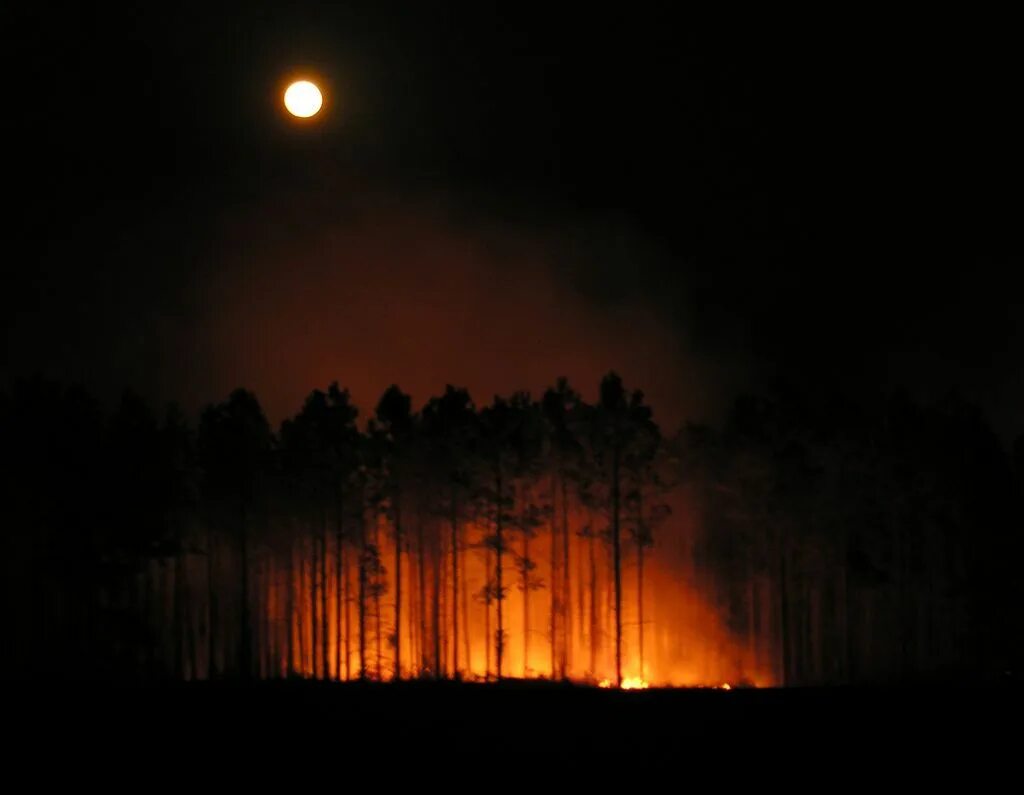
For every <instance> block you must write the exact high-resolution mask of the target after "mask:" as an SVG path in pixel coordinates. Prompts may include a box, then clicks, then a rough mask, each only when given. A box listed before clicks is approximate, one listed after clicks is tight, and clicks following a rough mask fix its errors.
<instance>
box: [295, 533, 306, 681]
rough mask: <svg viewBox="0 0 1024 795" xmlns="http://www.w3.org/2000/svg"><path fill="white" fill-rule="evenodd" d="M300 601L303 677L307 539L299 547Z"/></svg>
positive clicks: (303, 666) (303, 667) (301, 670)
mask: <svg viewBox="0 0 1024 795" xmlns="http://www.w3.org/2000/svg"><path fill="white" fill-rule="evenodd" d="M298 592H299V603H298V605H297V607H298V615H297V619H298V626H297V627H296V628H297V629H298V640H299V674H300V675H301V676H303V677H305V676H306V671H307V669H306V626H305V624H306V622H305V621H303V613H304V612H305V611H304V610H303V608H302V604H303V602H305V600H306V544H305V540H303V543H302V544H301V545H300V547H299V582H298Z"/></svg>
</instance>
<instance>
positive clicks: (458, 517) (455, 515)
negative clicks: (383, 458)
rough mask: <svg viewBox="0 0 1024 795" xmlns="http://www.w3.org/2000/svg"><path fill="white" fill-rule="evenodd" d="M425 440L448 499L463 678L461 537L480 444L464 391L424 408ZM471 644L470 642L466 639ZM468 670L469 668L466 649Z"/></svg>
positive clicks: (455, 651) (455, 659) (455, 667)
mask: <svg viewBox="0 0 1024 795" xmlns="http://www.w3.org/2000/svg"><path fill="white" fill-rule="evenodd" d="M422 415H423V424H422V430H423V438H424V442H425V444H426V447H427V460H428V462H429V466H430V468H431V470H432V471H435V472H440V473H443V478H444V479H445V480H446V481H447V482H446V483H444V488H443V492H444V493H446V495H447V500H446V504H445V505H443V506H442V510H443V512H444V514H445V515H446V518H447V521H448V527H449V532H450V547H451V575H452V579H451V605H452V675H453V676H454V677H455V678H456V679H458V678H460V677H461V671H460V667H459V609H458V605H459V556H460V553H461V552H462V550H463V547H464V542H463V539H462V538H461V537H460V528H461V522H462V518H463V516H462V514H463V503H464V502H468V499H466V498H465V497H464V496H463V495H465V494H466V493H468V492H469V491H470V490H471V489H472V488H473V484H474V481H475V477H474V475H475V471H476V466H475V460H474V455H475V447H476V441H477V425H476V416H475V414H474V409H473V402H472V400H471V399H470V397H469V393H468V392H467V391H466V390H465V389H456V388H455V387H453V386H452V385H451V384H449V385H448V386H447V387H446V388H445V392H444V395H442V396H441V397H440V398H432V399H431V400H430V401H428V402H427V405H426V406H425V407H424V408H423V412H422ZM467 640H468V639H467ZM466 665H467V667H468V666H469V665H470V660H469V658H468V646H467V658H466Z"/></svg>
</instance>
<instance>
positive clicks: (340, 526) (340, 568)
mask: <svg viewBox="0 0 1024 795" xmlns="http://www.w3.org/2000/svg"><path fill="white" fill-rule="evenodd" d="M336 496H337V511H338V515H337V516H336V517H335V529H334V594H335V600H334V601H335V616H334V623H335V628H334V631H335V635H336V637H337V640H336V641H335V649H336V651H335V657H334V678H335V679H337V680H339V681H340V680H341V635H342V632H341V631H342V623H343V621H344V617H343V615H342V611H343V610H344V607H345V599H344V588H343V584H342V580H343V579H344V570H345V557H344V556H345V543H344V542H345V511H344V507H345V506H344V497H343V494H342V491H341V486H340V485H339V486H338V488H337V495H336Z"/></svg>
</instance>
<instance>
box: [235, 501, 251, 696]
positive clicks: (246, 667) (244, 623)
mask: <svg viewBox="0 0 1024 795" xmlns="http://www.w3.org/2000/svg"><path fill="white" fill-rule="evenodd" d="M245 509H246V505H245V500H244V499H243V500H242V501H241V517H240V518H241V527H240V535H241V547H242V563H241V566H242V578H241V579H242V583H241V594H240V596H241V601H242V610H241V616H240V619H241V627H240V629H241V637H240V639H239V640H240V642H239V646H238V668H239V675H240V676H241V677H242V679H248V678H249V676H250V675H251V673H252V670H251V669H252V665H251V661H250V655H251V651H252V649H251V648H250V642H251V641H250V638H249V632H250V627H249V538H248V536H249V533H248V527H247V526H246V525H247V522H246V515H245V513H246V512H245Z"/></svg>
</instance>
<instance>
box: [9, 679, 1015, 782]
mask: <svg viewBox="0 0 1024 795" xmlns="http://www.w3.org/2000/svg"><path fill="white" fill-rule="evenodd" d="M1022 692H1024V691H1022V689H1021V688H1019V687H1016V686H992V685H988V686H984V687H981V686H976V687H966V686H964V687H941V688H940V687H934V686H933V687H918V688H870V689H869V688H835V689H793V690H732V691H728V692H726V691H721V690H658V689H652V690H646V691H628V692H623V691H612V690H600V689H594V688H588V687H579V686H570V685H556V684H551V683H523V682H507V683H504V684H502V685H501V686H496V685H478V684H457V683H450V682H406V683H399V684H333V683H325V682H306V681H296V682H266V683H254V684H249V685H243V684H229V683H213V684H207V683H194V684H161V685H145V686H141V685H131V686H127V685H119V686H112V685H96V684H92V685H82V684H78V685H74V686H71V685H61V686H58V687H47V688H40V687H38V686H36V685H31V686H29V685H25V686H23V687H12V688H11V693H10V697H9V698H8V706H11V705H13V707H14V709H13V710H11V711H9V712H8V714H9V716H10V717H9V720H10V721H11V723H12V724H13V725H17V726H18V727H19V728H20V731H19V732H18V733H17V736H16V741H20V743H21V746H22V747H23V748H24V749H25V751H26V752H28V753H31V752H32V751H38V750H41V749H52V748H53V747H54V746H55V745H56V746H57V747H59V748H61V749H62V751H69V752H72V753H76V752H77V753H80V754H82V755H83V756H85V757H87V758H95V755H96V754H97V753H98V754H101V755H102V756H103V757H104V758H114V759H120V758H123V759H130V760H133V761H136V762H137V761H138V760H140V759H143V758H146V759H151V760H152V761H151V763H150V764H151V767H150V769H159V768H160V767H161V766H165V765H168V764H170V765H172V766H178V765H180V764H182V763H187V762H189V761H192V760H194V759H196V758H199V757H203V756H208V755H216V756H221V755H222V752H223V753H227V752H228V750H229V749H235V750H238V749H246V750H247V752H248V754H247V758H248V759H250V763H251V762H252V760H258V764H262V763H263V762H264V761H268V762H269V761H270V759H271V758H270V757H266V756H264V754H265V753H267V752H268V751H270V752H273V753H275V754H277V755H276V756H275V757H273V759H274V760H275V761H282V762H285V760H288V759H293V758H294V760H295V764H296V765H298V766H299V767H300V768H301V769H302V771H304V772H303V775H309V774H313V771H315V770H317V769H320V766H321V765H323V764H325V762H327V761H328V760H334V761H336V762H337V763H338V764H347V762H345V761H344V760H348V761H351V760H353V759H356V760H359V761H361V762H362V763H364V764H365V765H367V766H370V765H371V762H370V760H371V758H374V757H376V758H378V759H380V760H383V761H384V763H385V765H387V764H390V765H391V767H390V768H387V767H385V768H384V769H385V770H390V771H391V772H393V773H394V774H395V775H401V774H402V772H403V765H405V763H406V762H407V761H408V760H411V759H423V758H424V757H426V758H428V759H434V760H437V761H438V764H440V765H441V766H442V767H444V766H445V765H449V764H451V763H452V761H453V760H456V759H458V760H465V764H466V765H468V766H470V767H473V766H474V765H478V764H491V765H492V767H493V766H494V765H495V764H496V765H497V767H496V769H497V770H500V771H504V772H502V774H501V775H502V777H504V775H505V773H506V772H507V774H508V776H509V777H510V781H512V780H515V777H516V776H517V775H518V774H525V773H524V770H526V769H529V770H533V771H534V772H533V773H529V775H530V776H535V775H538V774H537V773H536V771H537V770H541V769H544V766H543V764H540V766H539V767H538V766H537V765H538V764H539V763H540V762H541V760H542V759H543V758H545V757H548V758H554V759H557V760H561V762H562V763H565V764H571V763H576V762H579V761H582V760H590V761H589V762H588V765H589V768H590V769H591V770H594V769H595V768H594V767H593V765H594V763H595V762H596V763H597V765H598V767H597V768H596V769H597V770H604V769H608V770H612V769H614V768H616V767H618V768H620V769H621V770H622V771H628V770H629V769H630V767H631V765H635V764H637V763H640V764H641V766H642V767H644V768H646V766H647V765H648V764H649V763H658V764H659V765H661V764H665V763H667V764H669V765H673V766H683V767H687V768H693V769H698V768H702V766H704V765H709V764H710V763H711V760H712V759H717V760H722V759H725V760H727V762H726V763H727V764H728V765H729V767H728V768H726V769H725V770H723V774H727V775H728V776H735V775H743V774H744V773H749V772H750V771H749V770H746V771H744V767H745V764H746V761H747V760H748V759H753V758H755V757H759V756H761V755H762V754H763V753H764V752H768V757H769V758H774V759H776V760H777V761H778V762H779V763H780V764H782V765H784V766H785V767H786V768H787V769H790V770H793V769H807V768H808V766H813V765H814V764H816V763H818V762H820V761H821V760H822V759H824V758H826V757H827V758H829V759H833V760H839V762H840V763H841V764H842V765H843V769H844V770H846V771H847V772H848V773H850V774H855V773H857V772H858V771H860V770H862V769H863V767H864V766H865V765H869V766H870V765H873V764H876V763H878V764H883V763H884V766H885V767H886V769H888V768H889V767H890V766H891V763H893V762H896V763H899V764H902V765H904V766H905V767H908V768H915V766H917V765H919V764H921V765H925V766H927V769H928V770H930V771H932V772H933V773H934V772H936V771H939V772H941V771H942V770H944V769H945V768H944V767H943V766H945V765H947V764H948V763H950V762H953V761H958V762H960V763H965V764H966V763H971V764H973V762H971V760H979V761H983V762H984V764H983V765H979V766H978V768H977V769H979V770H984V771H985V772H986V773H988V774H993V775H994V774H995V771H997V770H998V769H999V768H1000V766H1001V764H1002V763H1003V762H1007V763H1008V762H1009V761H1010V760H1013V759H1015V758H1016V754H1017V746H1018V745H1019V735H1020V731H1019V728H1018V726H1019V723H1018V722H1019V716H1020V714H1021V710H1020V708H1021V706H1022V701H1024V699H1022V698H1021V694H1022ZM324 752H327V753H328V756H324V755H323V754H324ZM823 755H824V756H823ZM495 760H497V761H495ZM247 764H249V763H247ZM285 764H287V762H285ZM373 764H377V763H373ZM459 764H462V762H461V761H460V762H459ZM716 764H720V762H718V763H716ZM751 764H752V765H753V763H751ZM152 765H157V766H158V767H157V768H153V767H152ZM524 765H525V766H526V768H523V766H524ZM794 765H795V766H796V767H794ZM754 769H756V770H762V771H763V768H762V767H761V763H758V765H756V766H754ZM404 772H408V771H407V770H406V771H404ZM844 775H845V773H844ZM430 791H432V790H430Z"/></svg>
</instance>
